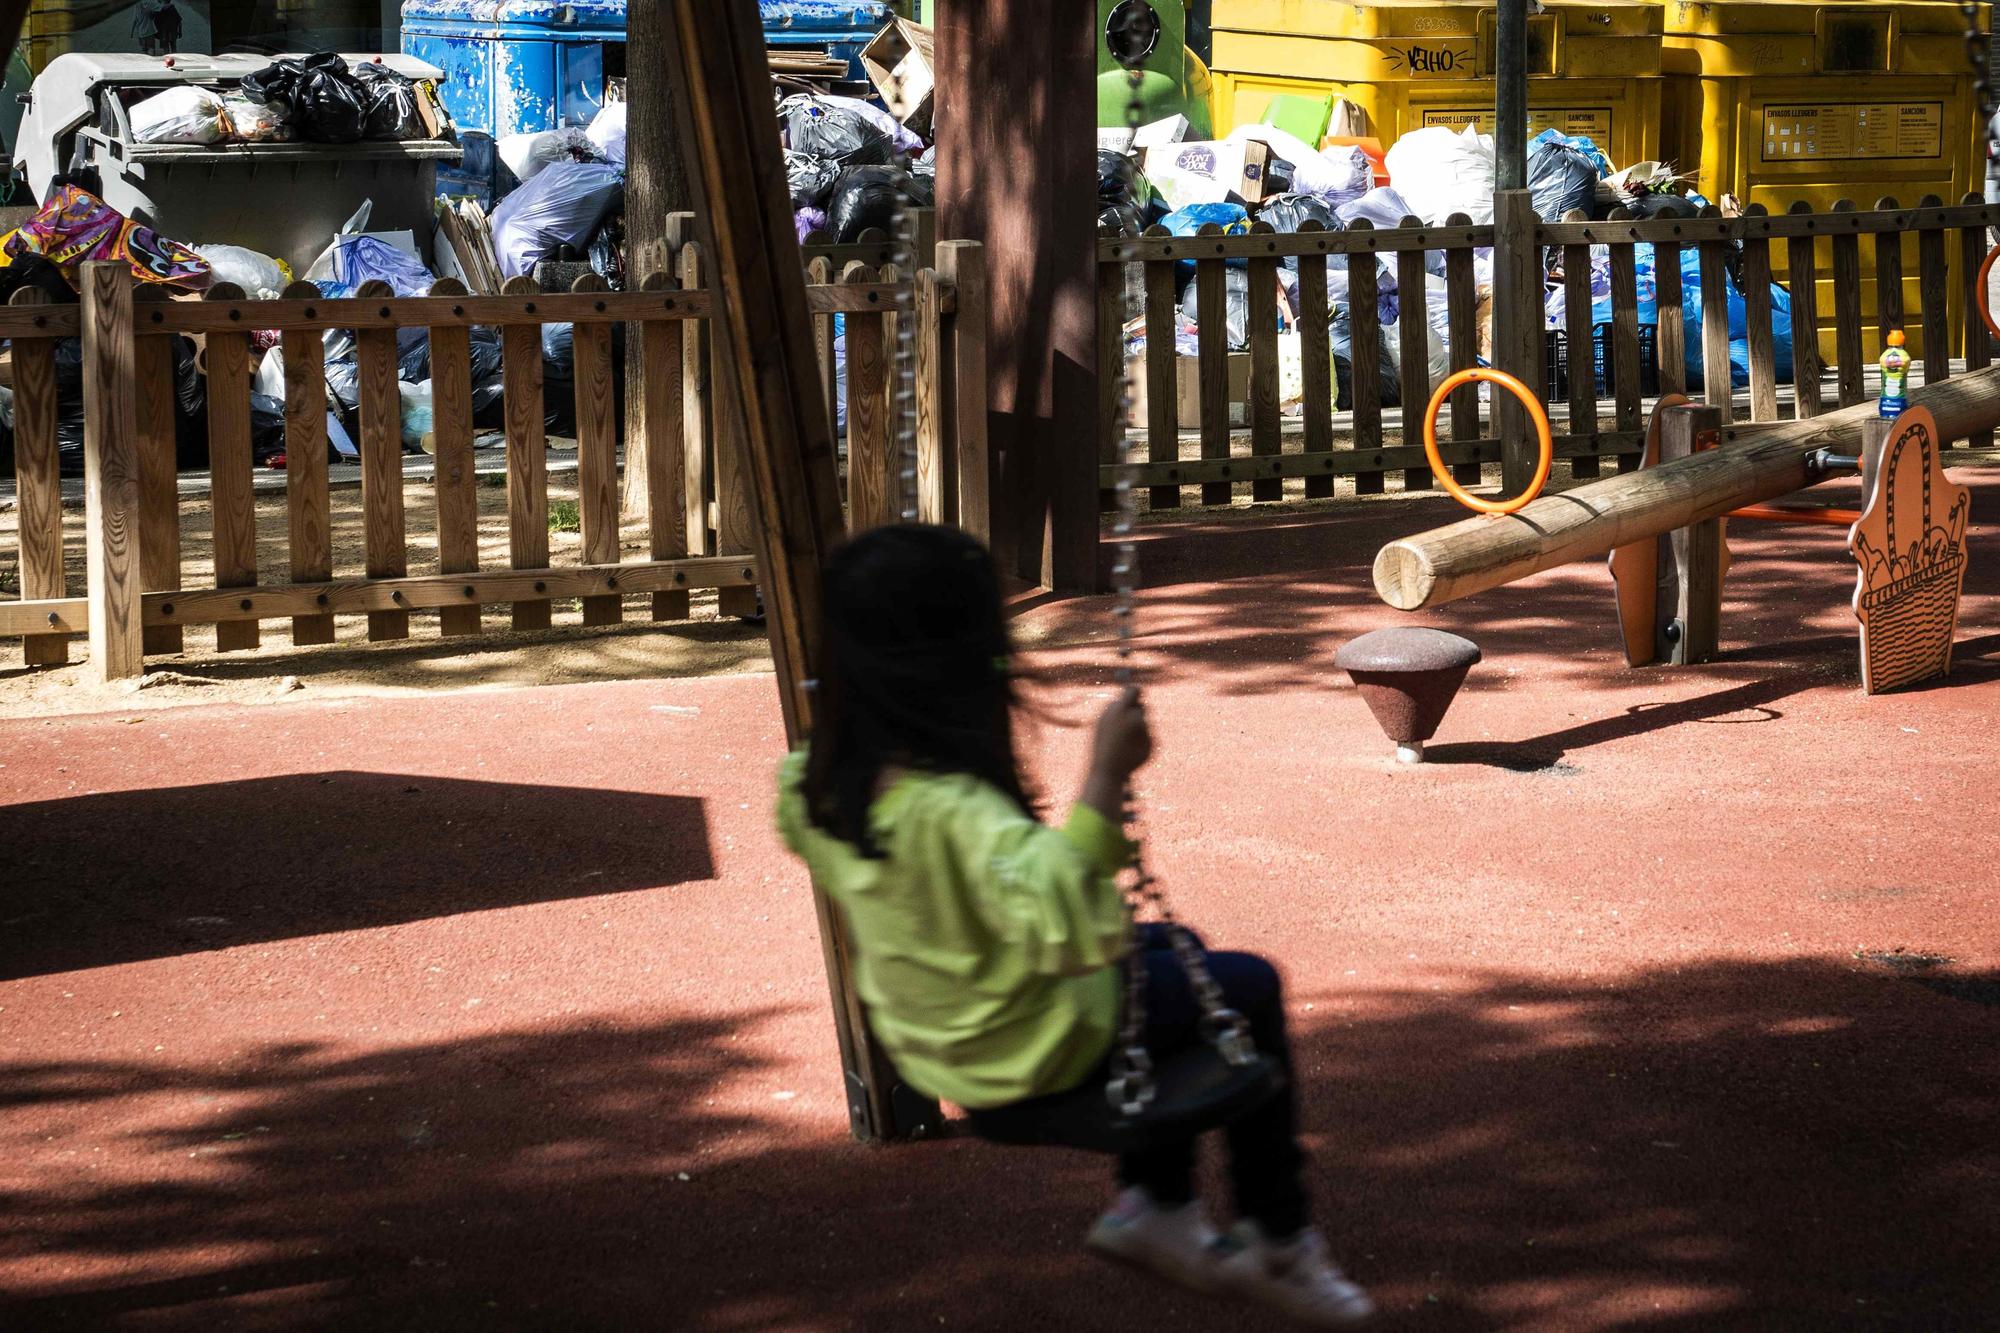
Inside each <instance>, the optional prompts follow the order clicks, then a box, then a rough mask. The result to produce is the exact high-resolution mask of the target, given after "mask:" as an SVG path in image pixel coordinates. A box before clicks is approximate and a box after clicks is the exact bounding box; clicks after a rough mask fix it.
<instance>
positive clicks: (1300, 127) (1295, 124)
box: [1262, 93, 1333, 148]
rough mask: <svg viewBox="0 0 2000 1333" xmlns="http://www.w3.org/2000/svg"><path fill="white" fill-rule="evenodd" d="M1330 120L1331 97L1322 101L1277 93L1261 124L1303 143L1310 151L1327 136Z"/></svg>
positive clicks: (1329, 94) (1315, 98)
mask: <svg viewBox="0 0 2000 1333" xmlns="http://www.w3.org/2000/svg"><path fill="white" fill-rule="evenodd" d="M1332 116H1333V94H1332V93H1328V94H1327V95H1326V96H1325V97H1301V96H1300V95H1299V94H1297V93H1279V94H1278V95H1277V96H1276V97H1273V98H1272V99H1271V101H1270V104H1269V105H1267V106H1266V107H1265V108H1264V115H1263V119H1262V123H1263V124H1266V125H1274V126H1276V127H1277V128H1278V129H1281V130H1283V131H1285V133H1287V134H1289V135H1291V136H1293V137H1294V138H1297V139H1302V140H1304V141H1305V142H1306V143H1308V144H1310V145H1311V146H1312V147H1314V148H1317V147H1319V141H1320V140H1321V139H1322V138H1324V137H1325V135H1326V123H1327V121H1328V120H1329V119H1331V118H1332Z"/></svg>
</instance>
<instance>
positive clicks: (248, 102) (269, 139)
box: [222, 93, 292, 143]
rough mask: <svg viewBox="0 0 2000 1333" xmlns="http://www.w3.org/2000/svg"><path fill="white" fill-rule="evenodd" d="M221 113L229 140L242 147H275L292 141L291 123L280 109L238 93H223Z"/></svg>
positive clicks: (283, 110) (282, 109)
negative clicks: (286, 141) (248, 144)
mask: <svg viewBox="0 0 2000 1333" xmlns="http://www.w3.org/2000/svg"><path fill="white" fill-rule="evenodd" d="M222 111H223V114H224V115H225V116H227V117H228V118H229V135H230V137H231V138H234V139H241V140H242V141H243V142H244V143H278V142H282V141H283V140H286V139H290V138H291V137H292V125H291V121H290V120H288V119H287V118H286V114H285V109H284V108H283V107H277V106H272V105H271V104H270V103H269V102H260V101H258V100H257V99H256V98H254V97H248V96H245V95H244V94H242V93H224V94H223V95H222Z"/></svg>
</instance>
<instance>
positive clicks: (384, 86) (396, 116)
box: [354, 60, 427, 140]
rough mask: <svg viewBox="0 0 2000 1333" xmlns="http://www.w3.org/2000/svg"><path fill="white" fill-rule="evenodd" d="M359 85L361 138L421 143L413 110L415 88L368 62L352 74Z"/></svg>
mask: <svg viewBox="0 0 2000 1333" xmlns="http://www.w3.org/2000/svg"><path fill="white" fill-rule="evenodd" d="M354 77H355V78H356V79H357V80H359V81H360V83H361V88H362V97H363V105H364V107H365V108H366V109H367V113H368V116H367V123H366V125H365V126H364V127H363V130H362V134H363V137H365V138H369V139H382V140H403V139H422V138H425V137H427V136H426V134H425V132H424V118H423V116H422V114H421V113H419V112H418V110H417V85H416V84H415V82H413V81H412V80H410V79H406V78H404V77H403V76H402V75H401V74H398V73H397V72H396V71H395V70H393V69H390V68H389V67H388V66H387V65H378V64H376V63H375V62H374V61H372V60H371V61H368V62H367V63H365V64H363V65H362V66H361V67H360V68H359V69H357V70H355V71H354Z"/></svg>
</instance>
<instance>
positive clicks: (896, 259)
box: [889, 166, 918, 523]
mask: <svg viewBox="0 0 2000 1333" xmlns="http://www.w3.org/2000/svg"><path fill="white" fill-rule="evenodd" d="M911 188H912V181H911V177H910V173H909V170H908V169H907V168H905V167H902V166H898V167H897V168H896V211H895V214H894V216H893V218H892V220H891V222H890V224H889V225H890V233H891V236H890V262H891V263H893V264H894V265H895V269H896V351H895V355H894V357H893V358H892V362H891V365H892V374H893V377H894V380H895V390H894V392H893V394H892V395H891V397H892V400H893V401H894V404H895V406H894V408H893V409H892V413H891V421H892V423H893V424H892V425H891V427H890V430H891V432H892V436H893V438H894V440H895V442H896V459H897V479H896V509H897V512H898V513H899V514H900V515H901V516H902V519H903V522H905V523H914V522H916V521H917V509H918V505H917V368H916V367H917V352H916V346H917V263H918V257H917V234H916V233H917V220H916V210H915V209H914V208H912V207H911V205H910V192H911Z"/></svg>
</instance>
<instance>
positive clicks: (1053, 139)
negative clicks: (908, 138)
mask: <svg viewBox="0 0 2000 1333" xmlns="http://www.w3.org/2000/svg"><path fill="white" fill-rule="evenodd" d="M939 11H940V12H939V15H938V29H937V64H938V69H937V83H938V89H937V98H936V105H937V112H936V126H937V142H938V151H937V159H938V176H937V185H938V190H937V210H938V235H939V236H940V237H942V238H946V239H950V240H974V241H980V242H982V243H983V244H984V245H985V247H986V274H987V290H988V293H989V295H988V306H987V311H988V315H987V349H988V353H989V358H990V360H989V370H988V380H987V383H988V389H989V401H990V403H991V409H990V413H989V416H988V425H987V435H988V440H989V442H990V445H991V449H992V458H993V463H994V468H995V472H996V475H995V477H994V479H993V509H994V519H993V544H994V547H995V549H996V551H997V552H998V553H999V555H1000V556H1001V559H1002V561H1003V563H1004V564H1005V565H1006V566H1008V567H1011V568H1013V569H1014V570H1016V571H1017V572H1019V573H1020V574H1021V575H1022V576H1023V577H1025V578H1029V579H1033V580H1035V581H1037V582H1040V583H1043V584H1046V585H1048V586H1050V587H1056V588H1063V589H1085V588H1090V587H1093V586H1094V585H1095V583H1096V581H1097V533H1098V525H1097V495H1098V486H1097V440H1096V438H1095V432H1096V429H1097V427H1096V413H1097V376H1098V365H1097V350H1096V336H1097V335H1096V322H1097V321H1096V301H1097V263H1096V243H1097V159H1096V136H1095V134H1094V133H1093V130H1092V127H1093V126H1094V125H1095V124H1096V123H1097V88H1096V77H1097V47H1096V42H1097V29H1096V6H1094V5H1090V4H1083V3H1063V4H1055V5H1024V4H1021V3H1019V0H953V2H952V3H950V4H947V5H940V6H939Z"/></svg>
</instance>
